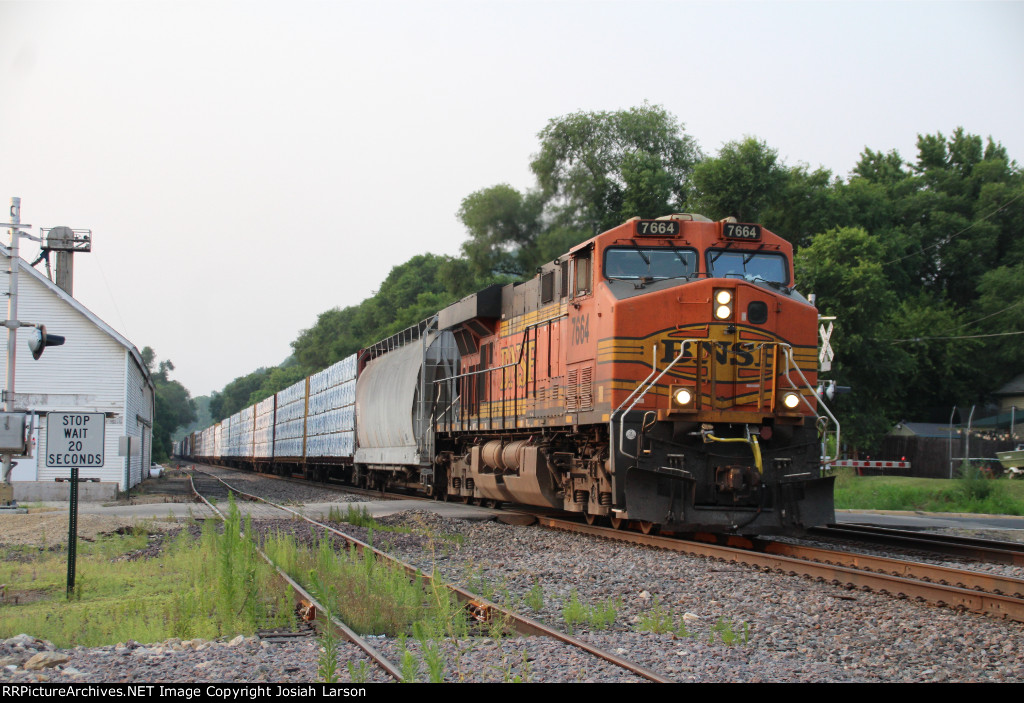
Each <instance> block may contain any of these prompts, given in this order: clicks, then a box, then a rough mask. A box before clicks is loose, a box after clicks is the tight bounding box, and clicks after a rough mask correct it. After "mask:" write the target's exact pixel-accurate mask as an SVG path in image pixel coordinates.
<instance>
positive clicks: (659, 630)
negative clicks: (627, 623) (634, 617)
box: [636, 596, 693, 637]
mask: <svg viewBox="0 0 1024 703" xmlns="http://www.w3.org/2000/svg"><path fill="white" fill-rule="evenodd" d="M636 631H637V632H653V633H654V634H656V635H664V634H667V633H669V632H671V633H674V634H675V635H676V636H677V637H691V636H692V634H693V633H691V632H688V631H687V629H686V620H685V619H684V618H682V617H680V618H679V620H678V622H677V621H675V620H674V619H673V618H672V613H671V612H670V611H669V610H668V608H666V607H664V606H663V605H662V604H661V603H660V602H659V601H658V597H657V596H655V597H654V603H653V604H652V605H651V609H650V610H648V611H645V612H643V613H641V614H640V617H639V620H638V621H637V623H636Z"/></svg>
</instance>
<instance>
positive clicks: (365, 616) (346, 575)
mask: <svg viewBox="0 0 1024 703" xmlns="http://www.w3.org/2000/svg"><path fill="white" fill-rule="evenodd" d="M263 549H264V551H266V552H267V555H268V556H269V557H270V558H271V559H273V560H274V561H275V562H276V563H277V564H278V565H279V566H280V567H281V568H282V569H284V571H285V573H287V574H288V575H289V576H291V577H292V578H294V579H295V580H296V581H299V582H300V583H302V584H303V586H306V587H308V586H309V585H311V580H312V578H311V574H315V575H316V576H317V578H319V579H320V580H321V582H322V583H323V584H330V590H331V591H333V592H334V593H336V594H338V595H337V597H336V598H334V599H333V602H332V603H331V604H330V609H331V610H332V612H334V613H337V614H338V617H340V618H341V619H342V620H343V621H344V622H345V623H346V624H347V625H348V626H349V627H351V628H352V629H353V630H355V631H356V632H358V633H360V634H363V635H390V636H396V635H398V634H399V633H402V632H407V631H409V629H410V627H411V625H412V623H413V622H415V621H417V620H419V619H421V618H422V617H423V615H424V610H425V604H424V594H423V589H422V588H420V586H419V585H418V584H417V583H413V582H412V581H410V580H409V577H408V576H406V574H405V571H404V570H402V569H401V568H399V567H397V566H392V565H390V564H386V563H379V562H378V561H377V560H376V559H375V558H374V556H373V552H371V551H368V550H367V551H366V552H364V553H362V554H360V553H359V551H358V550H357V549H356V548H355V547H350V548H349V549H348V550H347V551H342V552H335V551H334V547H333V544H332V542H331V540H330V539H328V538H326V537H321V538H320V539H319V540H318V541H317V543H316V545H315V546H314V547H312V548H310V547H304V546H302V545H300V544H298V542H297V541H296V539H295V538H294V537H293V536H291V535H288V534H280V533H276V534H273V535H270V536H268V537H267V538H266V540H265V541H264V544H263ZM325 590H326V589H325Z"/></svg>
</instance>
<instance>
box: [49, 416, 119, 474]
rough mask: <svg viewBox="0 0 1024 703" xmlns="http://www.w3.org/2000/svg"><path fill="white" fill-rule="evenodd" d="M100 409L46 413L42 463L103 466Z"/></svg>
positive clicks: (70, 466)
mask: <svg viewBox="0 0 1024 703" xmlns="http://www.w3.org/2000/svg"><path fill="white" fill-rule="evenodd" d="M105 424H106V423H105V417H104V414H103V413H64V412H50V413H47V414H46V466H47V467H54V466H66V467H68V468H72V467H74V468H79V469H81V468H87V467H97V466H103V460H104V458H103V442H104V439H105V429H106V428H105Z"/></svg>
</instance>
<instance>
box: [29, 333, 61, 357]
mask: <svg viewBox="0 0 1024 703" xmlns="http://www.w3.org/2000/svg"><path fill="white" fill-rule="evenodd" d="M62 344H64V338H63V337H61V336H60V335H59V334H47V333H46V325H39V326H38V327H34V328H33V329H32V331H31V332H29V334H28V348H29V349H30V350H31V352H32V358H33V359H39V357H41V356H42V355H43V350H44V349H46V348H47V347H59V346H60V345H62Z"/></svg>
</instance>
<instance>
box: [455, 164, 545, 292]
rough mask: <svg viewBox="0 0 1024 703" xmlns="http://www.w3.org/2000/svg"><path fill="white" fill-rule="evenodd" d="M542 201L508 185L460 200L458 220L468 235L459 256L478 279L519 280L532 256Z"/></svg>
mask: <svg viewBox="0 0 1024 703" xmlns="http://www.w3.org/2000/svg"><path fill="white" fill-rule="evenodd" d="M543 205H544V204H543V200H542V199H541V197H540V194H539V193H536V192H533V193H527V194H525V195H524V194H522V193H520V192H519V191H518V190H516V189H515V188H513V187H512V186H510V185H505V184H502V185H496V186H491V187H490V188H484V189H483V190H478V191H476V192H475V193H471V194H469V195H467V196H466V197H465V198H464V199H463V200H462V206H461V207H460V208H459V212H458V217H459V219H460V220H462V224H464V225H465V226H466V230H467V231H468V232H469V239H467V240H466V241H465V242H463V244H462V253H463V255H464V256H465V257H466V258H467V259H469V261H470V263H471V264H472V266H473V273H474V274H475V275H476V276H477V277H480V278H483V277H487V276H491V275H494V274H498V275H500V274H511V275H514V276H522V275H524V274H526V273H528V272H530V271H532V269H528V268H526V267H527V266H529V265H530V264H531V263H532V262H533V260H534V258H535V256H534V255H535V253H536V239H537V235H538V233H539V232H540V231H541V213H542V211H543Z"/></svg>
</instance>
